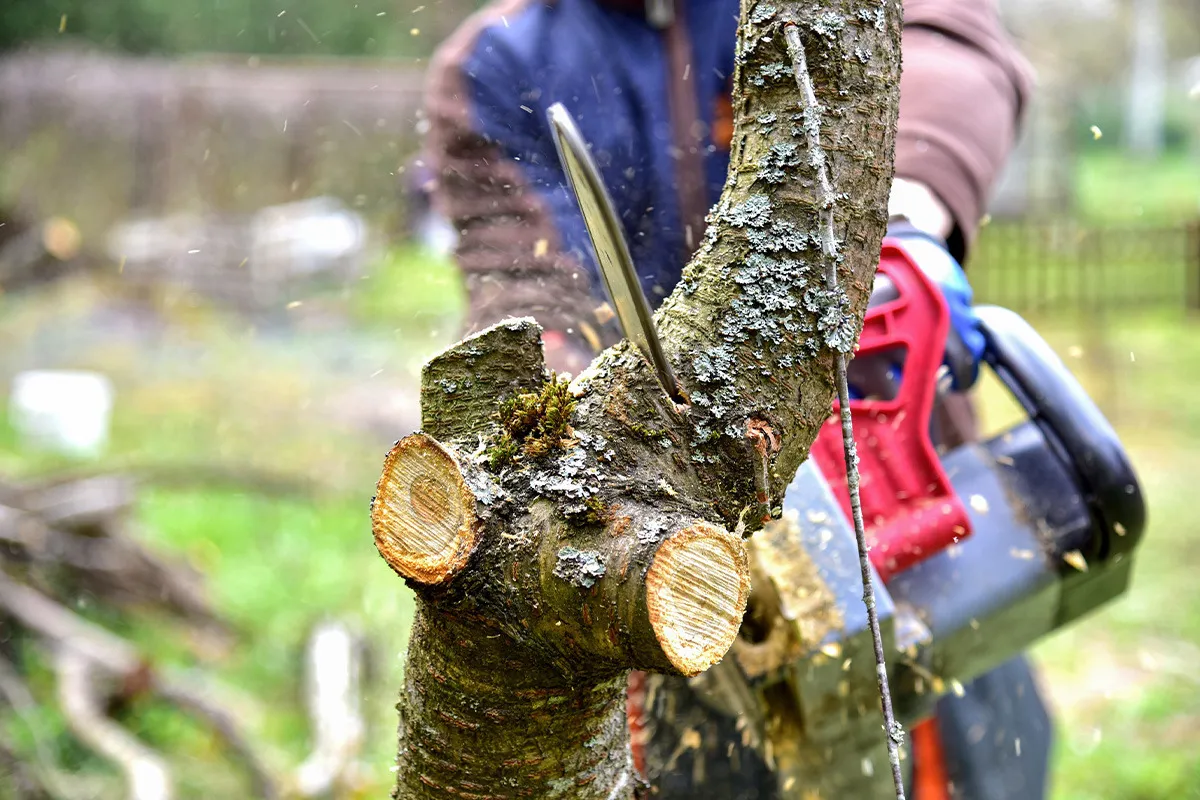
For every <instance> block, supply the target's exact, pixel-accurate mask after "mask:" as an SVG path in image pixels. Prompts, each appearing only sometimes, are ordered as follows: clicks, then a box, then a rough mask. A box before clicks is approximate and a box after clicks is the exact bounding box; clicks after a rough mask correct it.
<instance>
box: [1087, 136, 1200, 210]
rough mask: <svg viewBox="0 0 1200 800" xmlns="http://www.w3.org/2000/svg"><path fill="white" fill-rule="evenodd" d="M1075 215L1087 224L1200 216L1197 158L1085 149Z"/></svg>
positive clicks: (1185, 154) (1192, 155)
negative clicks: (1146, 156)
mask: <svg viewBox="0 0 1200 800" xmlns="http://www.w3.org/2000/svg"><path fill="white" fill-rule="evenodd" d="M1075 193H1076V198H1077V213H1078V214H1079V215H1080V217H1081V218H1082V219H1083V220H1085V221H1087V222H1098V223H1126V222H1138V223H1145V224H1163V223H1173V222H1176V221H1178V220H1181V219H1195V218H1196V217H1197V216H1200V156H1197V155H1196V154H1189V153H1186V152H1174V153H1168V154H1166V155H1164V156H1162V157H1161V158H1158V159H1155V160H1153V161H1138V160H1135V159H1130V158H1129V157H1128V156H1126V155H1125V154H1124V153H1122V152H1121V151H1120V150H1117V149H1115V148H1099V147H1097V148H1094V149H1091V150H1089V149H1088V148H1087V147H1086V146H1085V147H1084V148H1083V152H1082V153H1081V154H1080V158H1079V161H1078V170H1077V172H1076V186H1075Z"/></svg>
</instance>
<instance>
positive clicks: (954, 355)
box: [887, 219, 985, 392]
mask: <svg viewBox="0 0 1200 800" xmlns="http://www.w3.org/2000/svg"><path fill="white" fill-rule="evenodd" d="M887 235H888V238H889V239H891V240H893V241H895V242H896V243H897V244H899V246H900V247H902V248H903V249H904V251H905V252H906V253H908V255H909V257H910V258H912V260H913V261H914V262H915V263H916V265H917V266H918V267H920V268H921V271H922V272H923V273H925V276H926V277H927V278H929V279H930V280H931V281H933V283H934V284H935V285H936V286H937V287H938V288H939V289H941V291H942V296H943V297H944V298H945V299H946V305H947V306H948V307H949V311H950V333H949V336H948V337H947V342H946V360H945V364H946V366H947V367H949V369H950V379H951V388H953V389H954V391H956V392H963V391H966V390H967V389H970V388H971V387H972V386H974V385H975V381H976V380H977V379H978V377H979V362H980V360H981V359H982V358H983V351H984V347H985V340H984V337H983V332H982V330H981V329H980V322H979V317H978V316H977V315H976V314H975V307H974V305H973V303H972V292H971V284H970V283H969V282H968V281H967V274H966V273H965V272H964V271H963V268H962V266H961V265H960V264H959V263H958V261H957V260H956V259H955V258H954V256H952V255H950V252H949V251H948V250H947V249H946V244H945V242H943V241H942V240H941V239H938V238H937V237H936V236H932V235H930V234H928V233H925V232H924V231H921V230H919V229H917V228H916V227H914V226H913V225H912V224H911V223H909V222H908V221H907V220H903V219H901V220H895V221H893V222H891V223H889V224H888V233H887Z"/></svg>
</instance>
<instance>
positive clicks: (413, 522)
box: [371, 433, 483, 585]
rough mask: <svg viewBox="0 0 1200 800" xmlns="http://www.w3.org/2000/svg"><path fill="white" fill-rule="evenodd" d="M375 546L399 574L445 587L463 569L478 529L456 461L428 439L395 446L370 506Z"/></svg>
mask: <svg viewBox="0 0 1200 800" xmlns="http://www.w3.org/2000/svg"><path fill="white" fill-rule="evenodd" d="M371 530H372V532H373V533H374V535H375V547H376V548H377V549H378V550H379V554H380V555H381V556H383V560H384V561H386V562H387V563H388V565H389V566H391V568H392V569H394V570H395V571H396V572H397V573H398V574H400V575H401V576H403V577H405V578H409V579H411V580H414V581H417V582H418V583H423V584H431V585H432V584H439V583H444V582H445V581H447V580H448V579H449V578H450V577H452V576H453V575H454V574H455V573H457V572H458V571H459V570H461V569H462V568H463V567H464V566H466V563H467V559H468V558H469V557H470V555H471V551H473V550H474V549H475V545H476V544H477V543H478V542H479V538H480V535H481V533H482V530H483V528H482V525H481V524H480V522H479V519H478V517H477V516H476V514H475V495H474V494H473V493H472V492H471V489H470V488H469V487H468V486H467V484H466V481H465V480H463V475H462V470H461V468H460V467H459V463H458V459H456V458H455V457H454V455H453V454H452V453H451V452H450V451H449V450H447V449H446V448H445V447H442V445H440V444H438V442H437V441H436V440H435V439H433V438H432V437H430V436H426V435H425V434H423V433H415V434H413V435H412V436H407V437H405V438H403V439H401V440H400V441H398V442H396V444H395V446H394V447H392V449H391V451H389V452H388V454H387V458H386V459H385V460H384V462H383V473H382V474H381V475H380V476H379V483H378V484H377V485H376V487H375V499H374V500H372V502H371Z"/></svg>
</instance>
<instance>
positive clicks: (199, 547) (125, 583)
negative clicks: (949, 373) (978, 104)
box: [0, 0, 1200, 800]
mask: <svg viewBox="0 0 1200 800" xmlns="http://www.w3.org/2000/svg"><path fill="white" fill-rule="evenodd" d="M415 2H420V0H415ZM415 2H414V4H412V5H407V4H396V3H395V2H391V0H358V2H336V3H334V2H328V0H59V2H57V3H55V4H48V3H46V2H44V0H4V2H3V3H2V4H0V390H2V391H3V392H4V394H5V397H6V398H7V399H6V401H5V402H4V403H3V404H0V567H2V574H0V605H3V606H4V609H5V610H4V611H3V612H0V798H7V797H10V796H13V797H30V798H33V797H38V798H41V797H55V798H60V797H73V798H80V797H96V798H100V797H120V796H123V792H124V788H123V787H124V781H123V777H122V773H121V771H120V770H119V769H118V768H117V767H116V766H115V764H117V763H120V762H121V761H122V760H123V759H124V760H125V761H129V760H130V759H134V760H138V759H140V760H141V761H144V762H145V763H147V764H150V765H151V766H152V767H153V768H155V769H159V770H160V771H162V772H163V773H167V772H169V774H170V776H171V780H172V781H173V782H174V784H175V788H176V792H177V795H178V796H184V797H188V796H193V797H198V796H204V797H243V796H258V795H260V794H261V793H262V792H263V789H262V786H261V783H262V781H263V780H264V777H263V776H264V775H271V776H274V777H275V778H276V779H280V783H281V786H282V787H283V789H284V790H286V791H288V792H291V793H293V794H300V795H304V796H313V797H316V796H339V797H356V796H361V797H367V796H371V797H378V796H383V795H384V794H385V793H386V791H387V790H388V788H390V782H391V774H390V772H389V767H390V766H391V764H392V762H393V759H394V755H395V741H394V730H395V722H396V720H395V711H394V708H393V704H394V696H395V693H396V690H397V689H398V687H399V686H400V682H401V667H402V656H403V652H404V646H405V637H406V635H407V629H408V621H409V610H410V604H409V598H408V594H407V590H406V589H405V587H404V586H403V583H402V582H401V581H400V579H398V578H397V577H395V576H394V575H393V574H392V573H391V571H390V570H389V569H388V568H387V567H386V565H384V563H383V562H382V561H381V560H380V559H379V558H378V556H377V555H376V553H375V550H374V548H373V546H372V544H371V539H370V531H369V521H368V516H367V503H368V500H369V498H370V496H371V494H372V489H373V486H374V482H375V479H376V478H377V476H378V468H379V465H380V463H381V459H382V456H383V453H384V452H385V450H386V447H387V446H388V445H389V444H390V442H391V441H393V440H394V439H396V438H399V437H400V436H403V435H405V434H407V433H409V432H411V431H412V430H414V429H415V428H416V427H418V425H419V421H418V419H419V414H418V412H419V409H418V404H417V394H416V386H417V380H418V376H419V370H420V366H421V364H422V362H423V361H424V360H425V359H426V358H427V357H428V356H429V355H431V354H433V353H434V352H436V351H437V350H438V349H439V348H441V347H442V346H444V345H445V344H447V343H449V342H450V341H451V340H453V339H454V338H455V333H456V331H457V328H458V324H459V319H460V310H461V307H462V302H463V297H462V290H461V286H460V284H459V281H458V278H457V275H456V272H455V270H454V268H453V267H452V265H451V264H450V263H449V262H448V260H447V258H446V255H445V253H446V248H447V247H448V246H449V242H450V240H451V238H452V236H451V235H450V234H449V233H448V232H447V231H446V229H445V228H444V227H443V226H442V225H441V224H440V223H439V222H438V221H437V220H436V218H434V217H433V216H432V215H431V214H430V212H429V209H428V206H427V203H426V199H425V194H424V192H425V186H426V185H427V181H428V179H429V176H428V174H427V172H426V171H425V169H424V165H423V164H422V163H421V161H420V158H419V146H420V137H421V133H422V129H423V125H422V119H421V110H420V102H421V92H422V76H423V69H424V66H425V63H426V60H427V58H428V56H429V55H430V53H431V52H432V51H433V49H434V47H435V46H436V45H437V43H438V42H439V41H440V40H441V39H442V38H444V37H445V36H446V35H447V34H448V33H449V32H450V31H451V30H452V29H453V28H454V26H455V25H457V24H458V23H459V22H460V21H461V20H462V19H463V18H464V17H465V16H466V15H467V14H468V13H470V11H472V10H473V9H474V7H475V6H476V3H475V1H474V0H425V2H426V3H427V4H426V5H418V4H415ZM1002 5H1003V13H1004V14H1005V16H1006V18H1007V20H1008V22H1009V25H1010V27H1011V29H1012V30H1013V32H1014V34H1015V35H1016V37H1017V38H1018V40H1019V41H1020V42H1021V44H1022V46H1023V49H1024V50H1025V52H1026V54H1027V55H1028V56H1029V57H1030V59H1031V60H1032V61H1033V62H1034V63H1035V65H1036V67H1037V70H1038V73H1039V80H1040V86H1039V89H1038V92H1037V97H1036V101H1035V103H1034V105H1033V106H1032V108H1031V109H1030V115H1029V123H1028V125H1027V130H1026V135H1025V138H1024V140H1023V142H1022V144H1021V147H1020V149H1019V151H1018V153H1017V156H1016V157H1015V158H1014V159H1013V161H1012V163H1011V165H1010V168H1009V170H1008V173H1007V174H1006V176H1005V179H1004V181H1003V185H1002V187H1001V190H1000V191H999V192H998V194H997V196H996V198H995V203H994V207H993V209H992V214H991V217H990V219H989V223H988V224H987V225H986V226H985V228H984V230H983V233H982V237H981V241H980V243H979V247H978V249H977V251H976V253H975V254H974V256H973V259H972V261H971V262H970V263H969V264H968V274H969V275H970V276H971V278H972V281H973V284H974V286H975V288H976V292H977V297H978V299H979V300H981V301H984V302H991V303H999V304H1003V305H1006V306H1009V307H1010V308H1013V309H1015V310H1017V311H1019V312H1021V313H1023V314H1025V315H1026V316H1027V317H1028V318H1029V319H1030V320H1031V321H1032V322H1033V323H1034V324H1035V325H1036V326H1037V327H1038V328H1039V330H1040V331H1041V332H1042V333H1043V335H1044V336H1046V337H1047V338H1048V339H1049V340H1050V341H1051V343H1052V344H1053V345H1054V346H1055V348H1056V349H1057V350H1058V352H1059V354H1060V355H1061V356H1062V357H1063V358H1064V359H1065V360H1066V362H1067V364H1068V365H1069V366H1070V367H1071V368H1072V369H1073V370H1074V371H1075V372H1076V374H1077V375H1078V376H1079V377H1080V378H1081V379H1082V380H1083V381H1084V383H1085V384H1086V385H1087V387H1088V388H1089V389H1090V390H1091V392H1092V393H1093V395H1094V397H1095V398H1096V399H1097V401H1098V402H1099V404H1100V405H1101V406H1102V408H1103V409H1104V410H1105V412H1106V413H1107V414H1108V415H1109V417H1110V419H1112V420H1113V421H1114V423H1115V424H1116V426H1117V427H1118V429H1119V430H1120V431H1121V433H1122V435H1123V437H1124V438H1125V441H1126V443H1127V444H1128V446H1129V447H1130V449H1131V450H1132V452H1133V455H1134V458H1135V463H1136V464H1137V466H1138V468H1139V469H1140V471H1141V474H1142V477H1143V480H1144V482H1145V485H1146V491H1147V494H1148V497H1149V503H1150V513H1151V526H1150V531H1149V536H1148V537H1147V540H1146V542H1145V544H1144V546H1143V548H1142V551H1141V553H1142V554H1141V556H1140V563H1139V565H1138V568H1137V571H1136V573H1135V585H1134V588H1133V591H1132V592H1131V593H1130V594H1129V595H1128V596H1126V597H1125V598H1124V599H1122V600H1121V601H1120V602H1119V603H1118V604H1116V605H1114V606H1113V607H1111V608H1109V609H1108V610H1106V611H1105V612H1104V613H1102V614H1100V615H1097V616H1095V617H1092V618H1090V619H1088V620H1086V621H1084V622H1082V623H1080V624H1078V625H1076V626H1075V627H1073V628H1071V629H1070V630H1068V631H1067V632H1065V633H1063V634H1061V635H1059V636H1057V637H1056V638H1054V639H1053V640H1051V641H1049V642H1046V643H1045V644H1044V645H1042V646H1041V647H1040V648H1039V649H1038V652H1037V658H1038V660H1039V662H1040V663H1041V665H1042V666H1043V667H1044V678H1045V686H1046V689H1047V693H1048V695H1049V697H1050V699H1051V701H1052V703H1053V706H1054V708H1055V709H1056V711H1057V712H1058V714H1059V718H1060V729H1059V742H1058V747H1057V751H1056V755H1055V797H1056V798H1059V799H1060V800H1086V799H1089V798H1128V799H1129V800H1137V799H1139V798H1167V797H1170V798H1186V797H1198V798H1200V789H1197V787H1198V786H1200V670H1198V669H1197V666H1196V665H1197V664H1200V588H1198V585H1197V582H1196V581H1195V579H1194V577H1192V575H1191V566H1192V565H1194V564H1197V563H1200V536H1198V535H1196V533H1195V532H1194V528H1195V523H1194V522H1191V521H1190V520H1192V519H1194V511H1189V506H1190V504H1191V502H1192V501H1193V500H1194V497H1193V496H1192V494H1191V492H1193V491H1195V482H1196V480H1197V476H1200V402H1198V401H1197V399H1196V397H1195V396H1194V395H1195V394H1196V393H1200V335H1198V333H1200V4H1197V3H1195V2H1194V0H1003V3H1002ZM981 393H982V395H983V400H984V405H985V412H987V413H989V418H991V419H996V420H998V419H999V417H1000V416H1001V414H1002V412H1001V411H1000V410H999V405H1000V404H999V401H998V400H996V399H995V393H994V391H993V389H992V388H990V387H989V386H986V385H985V386H984V388H983V389H982V390H981ZM993 406H994V407H995V408H996V410H995V411H992V409H993ZM30 589H33V590H35V591H36V592H37V594H36V595H33V594H31V593H30V592H29V590H30ZM46 601H50V602H51V603H52V605H51V606H46V605H45V603H46ZM39 603H40V605H39ZM64 637H76V638H79V637H83V638H84V640H86V641H88V642H89V643H90V644H89V647H92V648H95V652H96V653H99V655H98V656H97V659H98V660H95V661H94V663H93V664H92V666H90V667H88V666H86V665H83V666H81V665H80V664H77V663H72V661H71V659H70V658H69V657H67V656H65V655H64V653H63V651H62V649H61V648H56V647H55V646H54V642H55V641H61V640H62V639H63V638H64ZM318 642H323V643H324V644H325V646H323V647H320V648H315V647H314V643H318ZM314 649H315V650H319V651H320V652H321V653H324V654H326V657H325V658H324V659H323V660H322V659H316V658H313V657H310V652H312V651H314ZM151 663H152V664H153V665H154V666H155V669H154V670H153V671H151V670H150V669H148V668H140V667H139V665H143V664H151ZM97 664H100V665H101V667H97V666H96V665H97ZM104 665H107V666H104ZM130 675H134V676H137V675H141V676H142V678H141V679H140V680H137V679H131V678H130V677H129V676H130ZM114 676H121V679H120V680H119V681H116V680H114ZM98 687H99V688H98ZM99 712H103V713H99ZM227 713H231V714H232V715H233V717H234V718H236V721H237V724H238V725H240V726H243V727H244V730H245V731H246V732H247V735H246V738H248V739H249V740H250V745H249V746H247V745H246V743H245V742H243V741H242V738H241V737H240V736H239V735H237V734H236V733H235V732H234V729H233V727H232V726H231V725H230V724H229V723H230V719H229V718H227ZM109 718H111V719H113V720H116V721H117V722H118V723H119V725H113V724H111V723H108V722H106V721H105V720H106V719H109ZM131 735H132V736H135V737H136V739H131V738H130V736H131ZM251 751H252V752H251ZM3 776H8V777H9V778H11V780H6V779H5V778H4V777H3ZM280 776H282V778H280ZM256 781H257V783H256ZM6 783H7V784H8V785H5V784H6ZM10 787H15V789H14V790H13V791H15V794H12V793H10V794H6V792H9V790H10Z"/></svg>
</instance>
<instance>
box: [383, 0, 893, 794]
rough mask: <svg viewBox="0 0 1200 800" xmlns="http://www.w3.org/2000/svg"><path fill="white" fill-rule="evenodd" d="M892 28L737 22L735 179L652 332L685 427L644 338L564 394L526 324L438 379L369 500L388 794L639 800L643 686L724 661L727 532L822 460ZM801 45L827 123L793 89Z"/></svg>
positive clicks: (774, 11)
mask: <svg viewBox="0 0 1200 800" xmlns="http://www.w3.org/2000/svg"><path fill="white" fill-rule="evenodd" d="M900 16H901V10H900V3H899V1H898V0H885V2H882V3H881V2H879V0H809V2H775V3H774V4H768V3H766V2H755V1H754V0H743V8H742V20H741V28H740V33H739V41H738V62H737V63H738V66H737V73H736V76H735V93H734V112H735V118H736V133H735V136H734V141H733V150H732V152H733V158H732V164H731V167H730V172H729V177H728V180H727V182H726V186H725V191H724V193H723V195H722V197H721V200H720V202H719V203H718V205H717V207H716V208H715V209H714V210H713V211H712V213H711V215H710V225H709V228H708V234H707V236H706V238H705V241H704V242H703V244H702V245H701V247H700V249H699V252H698V253H697V254H696V256H695V258H694V259H693V260H692V263H691V264H689V266H688V267H687V269H686V270H685V272H684V277H683V280H682V281H681V283H680V285H679V287H678V288H677V289H676V290H675V292H674V293H673V294H672V295H671V297H670V298H668V299H667V301H666V302H665V303H664V304H663V306H662V308H661V309H660V310H659V312H658V313H657V314H656V323H657V325H658V329H659V331H660V333H661V335H662V337H663V340H664V345H665V348H666V351H667V355H668V357H669V359H670V361H671V363H672V365H673V366H674V368H675V370H676V373H677V375H678V377H679V379H680V382H681V383H682V385H683V386H684V388H685V390H686V392H687V394H688V403H686V404H684V405H676V404H675V403H674V402H672V401H671V399H670V398H668V397H667V396H666V395H665V394H664V393H663V391H662V390H661V388H660V387H659V385H658V383H657V381H656V380H655V377H654V373H653V371H652V369H651V367H650V366H649V364H648V363H647V362H646V361H645V360H644V359H643V358H642V357H641V356H640V355H639V353H638V352H637V351H636V350H635V349H634V348H632V347H631V346H630V345H629V343H628V342H622V343H621V344H619V345H617V346H616V347H614V348H611V349H610V350H608V351H606V352H605V353H603V354H601V356H600V357H598V358H597V359H596V361H595V362H594V363H593V364H592V366H591V367H590V368H589V369H588V370H586V371H585V372H584V373H583V374H581V375H579V376H578V377H577V378H576V379H575V380H574V381H573V382H572V383H571V384H570V387H569V389H568V388H567V387H566V386H565V385H564V384H558V383H555V382H554V380H553V378H550V377H549V376H547V374H546V371H545V367H544V363H543V361H542V352H541V347H540V339H539V334H540V329H539V328H538V327H537V326H536V324H535V323H534V322H533V321H532V320H528V319H526V320H508V321H506V322H504V323H501V324H500V325H497V326H494V327H492V328H490V329H488V330H486V331H484V332H482V333H480V334H477V335H475V336H473V337H470V338H468V339H466V340H464V341H463V342H460V343H459V344H457V345H455V346H454V347H452V348H451V349H450V350H448V351H446V352H445V353H443V354H441V355H440V356H438V357H436V358H435V359H434V360H433V361H431V362H430V363H429V364H428V365H427V366H426V368H425V371H424V374H423V379H422V421H423V428H424V432H423V433H421V434H415V435H414V436H411V437H408V438H407V439H404V440H402V441H401V442H398V443H397V444H396V446H395V447H394V448H393V450H392V452H391V453H389V455H388V459H387V461H386V463H385V467H384V472H383V475H382V476H381V478H380V481H379V485H378V487H377V495H376V498H375V500H374V502H373V504H372V524H373V530H374V533H375V540H376V544H377V546H378V548H379V551H380V553H381V554H382V555H383V557H384V558H385V560H387V562H388V563H389V564H390V565H391V566H392V568H393V569H395V570H396V572H397V573H399V574H400V575H401V576H403V577H404V578H405V579H406V580H407V581H408V583H409V585H410V586H412V587H413V588H414V589H415V590H416V592H417V598H418V599H417V611H416V619H415V621H414V625H413V636H412V640H411V644H410V647H409V654H408V663H407V667H406V671H405V686H404V689H403V691H402V694H401V699H400V703H399V709H400V747H399V753H398V780H397V788H396V792H395V795H396V796H397V797H402V798H422V799H423V800H425V799H428V798H516V797H522V798H525V797H535V798H581V799H582V800H590V799H591V798H604V799H612V798H629V797H632V796H633V793H634V790H635V787H636V784H637V778H636V775H635V773H634V771H633V767H632V764H631V759H630V755H629V739H628V733H627V730H626V725H625V699H624V698H625V681H626V676H627V674H628V671H629V670H630V669H641V670H648V671H657V672H666V673H671V674H682V675H695V674H698V673H699V672H701V671H703V670H705V669H707V668H708V667H709V666H711V665H712V664H713V663H715V662H716V661H718V660H719V659H720V658H721V657H722V656H723V655H724V654H725V652H726V651H727V650H728V649H729V647H730V645H731V644H732V642H733V639H734V637H735V636H736V635H737V631H738V628H739V626H740V624H741V618H742V614H743V611H744V609H745V606H746V600H747V596H748V593H749V567H748V564H747V559H746V554H745V551H744V549H743V545H742V540H741V536H740V535H736V534H743V535H744V534H745V533H748V532H750V531H752V530H754V529H755V528H757V527H758V526H759V525H760V524H761V522H762V520H763V519H764V517H765V516H766V514H767V512H769V510H770V509H772V508H774V507H775V506H776V505H777V504H778V501H779V498H780V497H781V496H782V492H783V490H784V488H785V487H786V486H787V484H788V482H789V481H790V480H791V478H792V477H793V475H794V474H795V471H796V469H797V467H798V466H799V465H800V463H801V462H802V461H803V459H804V458H806V457H807V455H808V449H809V447H810V445H811V444H812V442H813V440H814V439H815V437H816V435H817V433H818V430H819V428H820V426H821V424H822V423H823V422H824V420H825V419H826V418H827V417H828V415H829V411H830V404H831V400H832V398H833V394H834V365H835V356H836V355H837V354H838V353H839V352H847V351H849V350H850V349H851V348H852V346H853V343H854V341H855V340H856V337H857V333H858V330H859V328H860V327H861V324H862V317H863V313H864V310H865V306H866V303H867V299H868V296H869V294H870V287H871V281H872V277H873V274H874V268H875V265H876V263H877V261H878V257H879V245H880V240H881V238H882V235H883V230H884V224H885V210H886V206H887V202H886V200H887V193H888V188H889V186H890V181H891V177H892V152H893V141H894V131H895V120H896V113H897V107H898V99H899V97H898V93H899V65H900V52H899V41H900ZM789 25H794V26H796V28H797V30H798V32H799V33H800V34H801V38H802V40H803V43H804V48H805V51H806V59H805V60H806V61H807V68H808V70H810V71H811V76H812V79H813V82H814V84H815V88H816V95H817V100H818V102H819V103H820V106H819V108H806V107H805V106H806V103H805V101H804V100H803V98H802V96H801V93H800V92H799V91H798V90H797V83H796V81H797V76H796V75H794V74H793V66H792V65H793V60H792V58H791V57H789V54H788V51H787V46H786V43H785V35H784V30H785V27H786V26H789ZM814 128H817V129H819V131H820V141H821V142H822V143H823V144H824V150H821V149H820V148H816V149H814V148H811V147H810V146H809V145H808V142H809V141H810V139H809V137H808V136H807V134H808V132H810V131H811V130H813V129H814ZM822 162H824V163H825V164H826V165H827V167H828V169H829V172H830V175H831V177H832V183H833V187H832V188H833V192H834V194H833V196H832V197H830V196H828V192H827V191H826V192H823V191H822V189H821V185H820V182H819V180H818V175H819V171H818V167H819V165H820V164H821V163H822ZM829 211H832V223H833V224H832V226H830V225H829V224H828V222H829V219H828V215H827V212H829ZM823 213H824V215H825V216H826V219H825V224H822V217H823ZM831 235H832V236H834V237H836V242H831V241H830V240H829V237H830V236H831ZM827 252H837V253H838V255H837V258H838V261H839V263H838V272H839V285H840V286H841V287H842V288H841V289H838V290H829V289H827V288H826V285H825V280H824V276H825V268H826V266H827V262H826V261H825V258H826V256H825V255H824V253H827ZM731 530H732V531H735V532H736V534H735V533H730V532H729V531H731Z"/></svg>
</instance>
